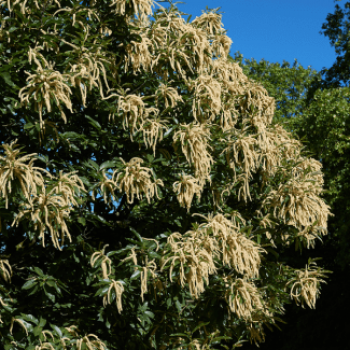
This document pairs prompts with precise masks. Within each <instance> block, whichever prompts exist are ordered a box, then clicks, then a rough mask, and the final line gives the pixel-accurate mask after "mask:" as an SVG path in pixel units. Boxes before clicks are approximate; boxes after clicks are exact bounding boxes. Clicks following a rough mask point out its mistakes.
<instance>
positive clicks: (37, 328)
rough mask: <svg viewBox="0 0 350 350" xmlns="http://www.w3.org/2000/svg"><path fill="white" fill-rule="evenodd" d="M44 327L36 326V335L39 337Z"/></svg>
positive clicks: (34, 330)
mask: <svg viewBox="0 0 350 350" xmlns="http://www.w3.org/2000/svg"><path fill="white" fill-rule="evenodd" d="M42 330H43V328H42V327H40V326H36V327H35V328H34V329H33V333H34V335H35V336H36V337H37V336H38V335H39V334H40V333H41V332H42Z"/></svg>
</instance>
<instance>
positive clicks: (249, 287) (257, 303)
mask: <svg viewBox="0 0 350 350" xmlns="http://www.w3.org/2000/svg"><path fill="white" fill-rule="evenodd" d="M226 298H227V299H228V303H229V307H230V309H231V311H232V312H234V313H235V314H237V316H238V317H239V318H243V319H244V320H246V321H250V320H252V313H253V312H254V311H256V310H263V304H262V301H261V295H260V293H259V291H258V289H257V287H256V286H255V285H254V283H252V282H247V281H245V280H244V279H242V278H237V279H236V280H235V281H234V282H233V283H232V284H231V286H230V290H229V292H227V294H226Z"/></svg>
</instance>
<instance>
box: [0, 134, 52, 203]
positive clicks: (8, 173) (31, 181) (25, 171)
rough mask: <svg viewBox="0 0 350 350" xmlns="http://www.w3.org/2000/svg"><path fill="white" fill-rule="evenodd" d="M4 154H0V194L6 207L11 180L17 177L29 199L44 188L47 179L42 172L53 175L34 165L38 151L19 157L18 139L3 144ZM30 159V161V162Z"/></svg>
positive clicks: (10, 189)
mask: <svg viewBox="0 0 350 350" xmlns="http://www.w3.org/2000/svg"><path fill="white" fill-rule="evenodd" d="M1 147H2V148H3V149H4V150H5V154H4V156H0V195H1V196H2V197H4V198H5V201H6V202H5V208H6V209H7V208H8V203H9V195H10V194H11V192H12V185H11V182H12V181H13V180H14V179H15V178H16V179H17V180H18V181H19V183H20V185H21V189H22V193H23V195H24V196H25V197H26V198H27V199H29V198H30V197H31V196H32V195H34V196H35V195H36V194H37V192H38V191H43V190H44V184H45V180H44V178H43V175H42V173H44V174H45V175H47V176H49V177H52V176H51V174H50V173H49V172H48V171H47V170H45V169H42V168H39V167H33V163H34V162H35V158H33V156H35V155H36V153H32V154H27V155H24V156H22V157H19V154H20V149H18V147H19V145H18V144H17V140H14V141H12V142H11V143H10V144H7V143H5V144H3V145H1ZM28 161H29V163H28Z"/></svg>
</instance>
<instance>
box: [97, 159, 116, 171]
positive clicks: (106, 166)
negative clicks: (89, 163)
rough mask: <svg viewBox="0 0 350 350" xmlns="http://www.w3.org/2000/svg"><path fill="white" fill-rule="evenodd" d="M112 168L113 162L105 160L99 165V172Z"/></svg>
mask: <svg viewBox="0 0 350 350" xmlns="http://www.w3.org/2000/svg"><path fill="white" fill-rule="evenodd" d="M113 167H115V162H113V161H110V160H107V161H106V162H104V163H102V164H101V165H100V170H103V169H110V168H113Z"/></svg>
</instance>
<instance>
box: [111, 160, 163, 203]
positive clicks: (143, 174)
mask: <svg viewBox="0 0 350 350" xmlns="http://www.w3.org/2000/svg"><path fill="white" fill-rule="evenodd" d="M121 161H122V162H123V164H124V165H125V168H124V170H123V171H118V170H115V171H114V173H113V177H112V178H113V181H114V183H115V185H116V186H117V188H118V189H119V191H121V192H124V193H126V196H127V201H128V203H133V202H134V198H135V197H136V198H137V199H139V200H140V199H141V196H142V193H143V194H144V195H145V197H146V199H147V201H148V203H150V201H151V198H153V197H154V196H156V197H157V198H158V199H159V195H158V186H164V184H163V181H162V180H161V179H157V180H155V181H154V182H152V181H151V174H152V170H151V169H149V168H146V167H141V164H142V163H143V160H142V159H141V158H137V157H135V158H132V159H131V160H130V161H129V162H128V163H126V162H125V161H124V160H123V159H121ZM114 177H116V178H115V180H114Z"/></svg>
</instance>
